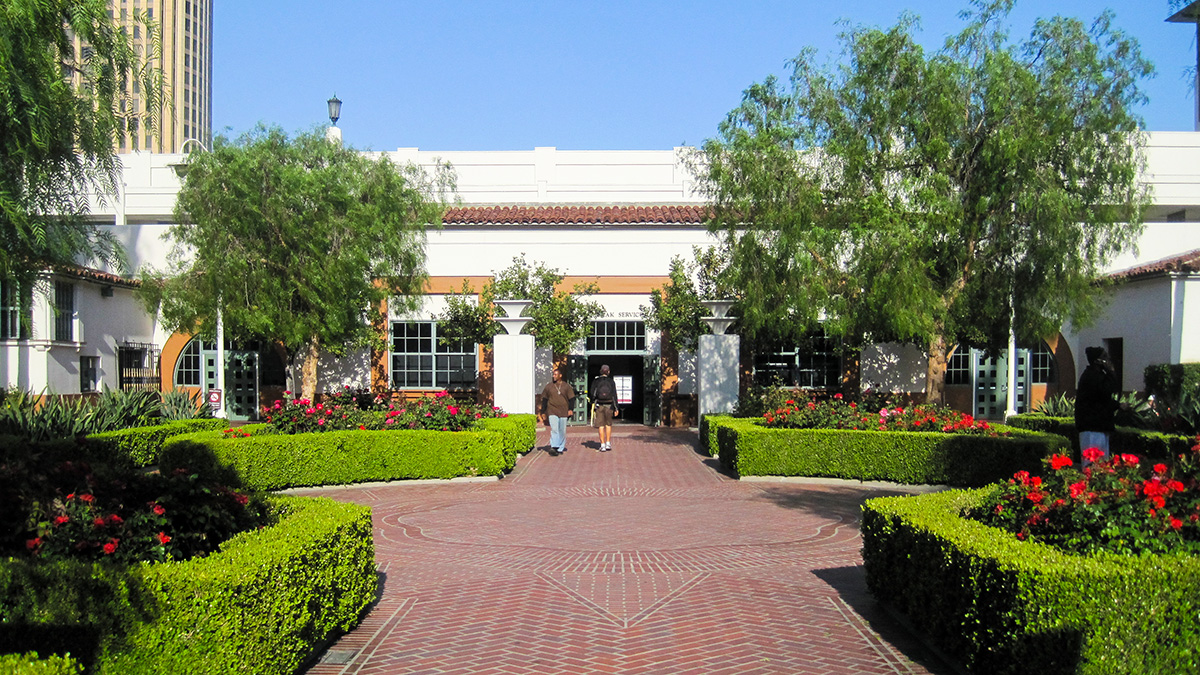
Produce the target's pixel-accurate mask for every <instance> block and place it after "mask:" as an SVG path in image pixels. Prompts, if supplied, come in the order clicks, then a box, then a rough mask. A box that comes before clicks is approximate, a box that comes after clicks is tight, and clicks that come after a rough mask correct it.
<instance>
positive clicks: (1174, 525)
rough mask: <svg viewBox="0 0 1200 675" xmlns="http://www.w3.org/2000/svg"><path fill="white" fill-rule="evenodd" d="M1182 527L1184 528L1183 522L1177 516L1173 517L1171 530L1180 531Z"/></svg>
mask: <svg viewBox="0 0 1200 675" xmlns="http://www.w3.org/2000/svg"><path fill="white" fill-rule="evenodd" d="M1181 527H1183V521H1182V520H1180V519H1178V518H1176V517H1175V516H1171V529H1173V530H1178V529H1179V528H1181Z"/></svg>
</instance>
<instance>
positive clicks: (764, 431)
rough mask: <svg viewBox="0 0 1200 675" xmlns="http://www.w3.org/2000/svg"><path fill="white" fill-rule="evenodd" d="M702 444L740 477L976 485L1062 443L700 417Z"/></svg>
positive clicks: (1017, 433) (1011, 435)
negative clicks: (785, 425)
mask: <svg viewBox="0 0 1200 675" xmlns="http://www.w3.org/2000/svg"><path fill="white" fill-rule="evenodd" d="M701 431H702V436H701V443H702V444H705V445H707V447H709V449H710V452H711V451H713V450H714V449H715V451H716V453H717V455H718V456H719V457H720V459H721V464H722V466H724V467H726V468H728V469H731V470H733V471H736V472H737V473H738V475H741V476H826V477H832V478H849V479H854V480H886V481H893V482H897V483H909V484H931V483H932V484H949V485H958V486H978V485H985V484H987V483H990V482H993V481H996V480H1000V479H1002V478H1004V477H1007V476H1011V475H1012V474H1013V473H1015V472H1016V471H1019V470H1022V469H1024V470H1035V469H1037V468H1038V467H1039V466H1040V465H1041V460H1042V458H1044V457H1048V456H1049V455H1051V454H1053V453H1055V452H1059V451H1061V450H1062V449H1063V448H1064V447H1066V446H1067V441H1066V439H1064V438H1062V437H1061V436H1056V435H1053V434H1042V433H1037V432H1030V431H1022V430H1017V429H1008V428H1005V427H1000V428H997V429H991V430H990V431H992V432H996V433H1003V434H1007V435H1004V436H983V435H976V434H954V433H940V432H924V431H915V432H909V431H882V432H881V431H858V430H838V429H772V428H768V427H766V426H764V425H763V424H761V423H760V422H759V421H758V420H756V419H743V418H732V417H721V416H715V415H710V416H706V417H705V420H704V424H703V425H702V430H701Z"/></svg>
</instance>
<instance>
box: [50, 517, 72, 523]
mask: <svg viewBox="0 0 1200 675" xmlns="http://www.w3.org/2000/svg"><path fill="white" fill-rule="evenodd" d="M69 522H71V519H70V518H68V517H67V516H59V517H57V518H55V519H54V524H55V525H66V524H67V523H69Z"/></svg>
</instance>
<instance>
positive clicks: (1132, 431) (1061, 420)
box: [1008, 413, 1196, 460]
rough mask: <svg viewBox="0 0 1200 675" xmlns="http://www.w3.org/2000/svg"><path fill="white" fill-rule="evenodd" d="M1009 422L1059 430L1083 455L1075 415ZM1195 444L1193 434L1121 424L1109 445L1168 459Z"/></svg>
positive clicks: (1024, 415)
mask: <svg viewBox="0 0 1200 675" xmlns="http://www.w3.org/2000/svg"><path fill="white" fill-rule="evenodd" d="M1008 424H1009V426H1014V427H1018V428H1021V429H1029V430H1032V431H1045V432H1047V433H1052V434H1058V435H1059V436H1062V437H1064V438H1066V439H1067V440H1068V441H1070V442H1071V450H1072V452H1073V453H1074V457H1075V459H1077V460H1078V459H1079V450H1080V448H1079V433H1078V432H1076V431H1075V419H1074V418H1072V417H1048V416H1046V415H1040V414H1038V413H1022V414H1020V415H1014V416H1013V417H1010V418H1009V420H1008ZM1195 444H1196V440H1195V438H1194V437H1192V436H1185V435H1181V434H1164V433H1162V432H1159V431H1149V430H1147V429H1136V428H1134V427H1117V429H1116V431H1114V432H1113V434H1112V436H1111V438H1110V440H1109V449H1110V451H1112V452H1118V453H1119V452H1128V453H1132V454H1135V455H1141V456H1142V457H1145V458H1148V459H1153V460H1166V459H1174V458H1175V457H1176V456H1177V455H1179V454H1180V453H1184V452H1187V451H1188V450H1189V449H1190V448H1191V447H1192V446H1193V445H1195Z"/></svg>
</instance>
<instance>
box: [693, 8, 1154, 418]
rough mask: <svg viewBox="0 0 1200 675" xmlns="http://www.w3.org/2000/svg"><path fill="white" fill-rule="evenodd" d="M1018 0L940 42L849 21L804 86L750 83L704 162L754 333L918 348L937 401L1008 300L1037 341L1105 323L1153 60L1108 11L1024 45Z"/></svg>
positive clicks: (806, 63) (716, 222) (811, 60)
mask: <svg viewBox="0 0 1200 675" xmlns="http://www.w3.org/2000/svg"><path fill="white" fill-rule="evenodd" d="M1011 7H1012V0H974V1H973V2H972V3H971V8H970V9H969V10H968V11H967V12H966V13H965V17H966V19H967V20H968V24H967V26H966V27H965V28H964V29H963V31H962V32H961V33H959V34H958V35H954V36H951V37H950V38H949V39H948V40H947V42H946V45H945V47H944V48H942V49H941V50H939V51H937V52H930V53H927V52H926V51H925V49H924V48H923V47H921V45H920V44H918V42H917V40H916V39H915V37H914V32H915V30H916V26H917V22H916V19H915V18H914V17H912V16H908V15H906V16H905V17H904V18H902V19H901V21H900V23H899V24H898V25H896V26H894V27H892V28H889V29H868V28H861V27H854V28H850V29H849V30H847V32H846V33H845V34H844V35H843V36H842V41H843V45H844V47H845V57H844V61H843V62H841V63H838V64H835V65H833V66H832V67H830V68H822V67H820V66H818V65H817V64H816V60H815V57H814V53H813V52H812V50H806V51H804V52H802V53H801V54H800V55H799V56H797V57H796V58H795V59H794V60H793V61H792V65H793V73H792V76H791V79H790V82H789V84H790V87H789V86H788V85H785V84H783V83H781V82H779V81H777V80H776V79H774V78H768V79H767V80H765V81H764V82H762V83H759V84H754V85H752V86H751V87H750V88H748V89H747V90H746V92H745V95H744V97H743V102H742V104H741V105H740V106H739V107H738V108H737V109H735V110H734V111H732V112H731V113H730V114H729V116H728V117H727V118H726V120H725V121H724V122H723V123H722V124H721V126H720V135H719V137H718V138H717V139H713V140H709V141H707V142H706V143H705V144H704V146H703V148H702V152H701V156H700V157H697V158H696V159H697V161H696V169H697V171H699V172H700V175H701V176H702V177H703V180H704V186H705V189H706V190H707V192H708V195H709V196H710V198H711V201H712V209H713V216H712V217H711V219H710V221H709V226H710V229H711V230H712V231H713V232H715V233H717V234H719V235H720V236H721V238H722V240H723V243H724V244H725V245H727V246H728V247H729V250H730V252H731V256H732V261H731V265H730V278H731V282H732V283H733V285H734V286H735V287H736V288H738V289H740V290H741V296H740V297H741V302H740V308H741V315H740V321H741V325H742V334H743V335H745V336H750V337H754V336H756V335H758V334H759V333H761V332H764V331H771V330H774V329H776V328H777V327H780V326H784V327H787V328H788V329H790V330H791V331H793V333H794V335H796V336H803V335H805V334H807V333H809V332H811V331H812V330H814V329H816V328H817V327H818V324H820V325H821V326H823V327H824V329H825V331H826V332H827V333H828V334H830V335H832V336H838V337H841V338H843V339H844V340H845V341H847V342H848V343H851V344H859V343H862V342H867V341H870V342H881V341H888V340H898V341H904V342H910V343H914V344H916V345H918V346H920V347H921V348H923V349H925V350H926V351H927V353H929V355H930V362H929V371H930V377H929V380H928V382H929V388H928V389H927V392H926V396H927V401H929V402H940V401H941V397H942V392H943V388H944V372H945V360H946V355H947V354H948V351H949V349H950V347H951V346H952V345H954V344H968V343H971V344H979V345H982V346H985V347H999V346H1000V345H1002V344H1004V343H1006V342H1007V340H1008V335H1009V317H1010V314H1011V312H1010V310H1013V309H1014V307H1013V305H1014V303H1015V316H1016V320H1015V321H1016V323H1015V326H1014V328H1015V331H1016V333H1017V337H1018V339H1020V340H1023V341H1024V340H1029V341H1032V340H1033V339H1040V338H1041V336H1043V335H1046V334H1049V333H1051V332H1054V331H1057V330H1058V329H1059V328H1060V327H1061V326H1062V325H1063V324H1064V323H1065V322H1067V321H1070V322H1071V323H1074V324H1076V325H1086V323H1087V321H1088V319H1089V318H1091V317H1092V316H1094V313H1095V312H1096V311H1097V310H1098V307H1099V306H1098V296H1097V294H1096V293H1095V281H1096V280H1097V279H1098V278H1099V277H1100V276H1101V274H1102V272H1103V271H1104V268H1105V264H1106V263H1107V261H1109V260H1111V259H1112V257H1113V256H1115V255H1116V254H1118V253H1119V252H1121V251H1122V250H1124V249H1125V248H1126V247H1127V246H1128V245H1129V244H1131V243H1132V242H1133V241H1134V240H1135V238H1136V235H1137V234H1138V232H1139V231H1140V227H1141V225H1140V223H1141V220H1142V209H1143V206H1144V205H1145V204H1146V203H1147V195H1146V187H1145V186H1144V185H1143V184H1141V183H1140V182H1139V180H1138V170H1139V167H1140V166H1141V165H1142V163H1143V159H1142V155H1143V153H1142V144H1143V139H1142V135H1141V133H1140V130H1139V127H1140V120H1139V118H1138V116H1137V114H1136V110H1137V107H1138V106H1139V105H1140V104H1141V102H1142V101H1143V100H1144V98H1145V97H1144V95H1143V94H1142V92H1141V90H1140V89H1139V82H1140V81H1141V80H1142V79H1143V78H1145V77H1146V76H1148V75H1149V74H1150V73H1151V72H1152V68H1151V66H1150V64H1149V62H1147V61H1146V60H1145V59H1143V58H1142V56H1141V53H1140V51H1139V48H1138V45H1137V43H1136V41H1134V40H1133V39H1132V38H1130V37H1128V36H1127V35H1125V34H1124V33H1122V32H1121V31H1119V30H1117V29H1115V28H1114V27H1113V26H1112V16H1111V14H1110V13H1104V14H1101V15H1100V17H1099V18H1098V19H1097V20H1096V21H1095V22H1094V23H1093V24H1092V25H1091V26H1090V27H1087V26H1085V25H1084V24H1083V23H1082V22H1080V21H1078V20H1075V19H1068V18H1062V17H1055V18H1052V19H1047V20H1043V21H1040V22H1038V23H1037V24H1036V26H1035V27H1034V30H1033V32H1032V33H1031V35H1030V37H1029V38H1028V39H1027V40H1025V41H1024V42H1022V43H1020V44H1014V43H1011V42H1009V40H1008V35H1007V28H1006V26H1005V22H1006V20H1007V15H1008V13H1009V11H1010V10H1011ZM881 82H884V83H887V86H880V83H881Z"/></svg>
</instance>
